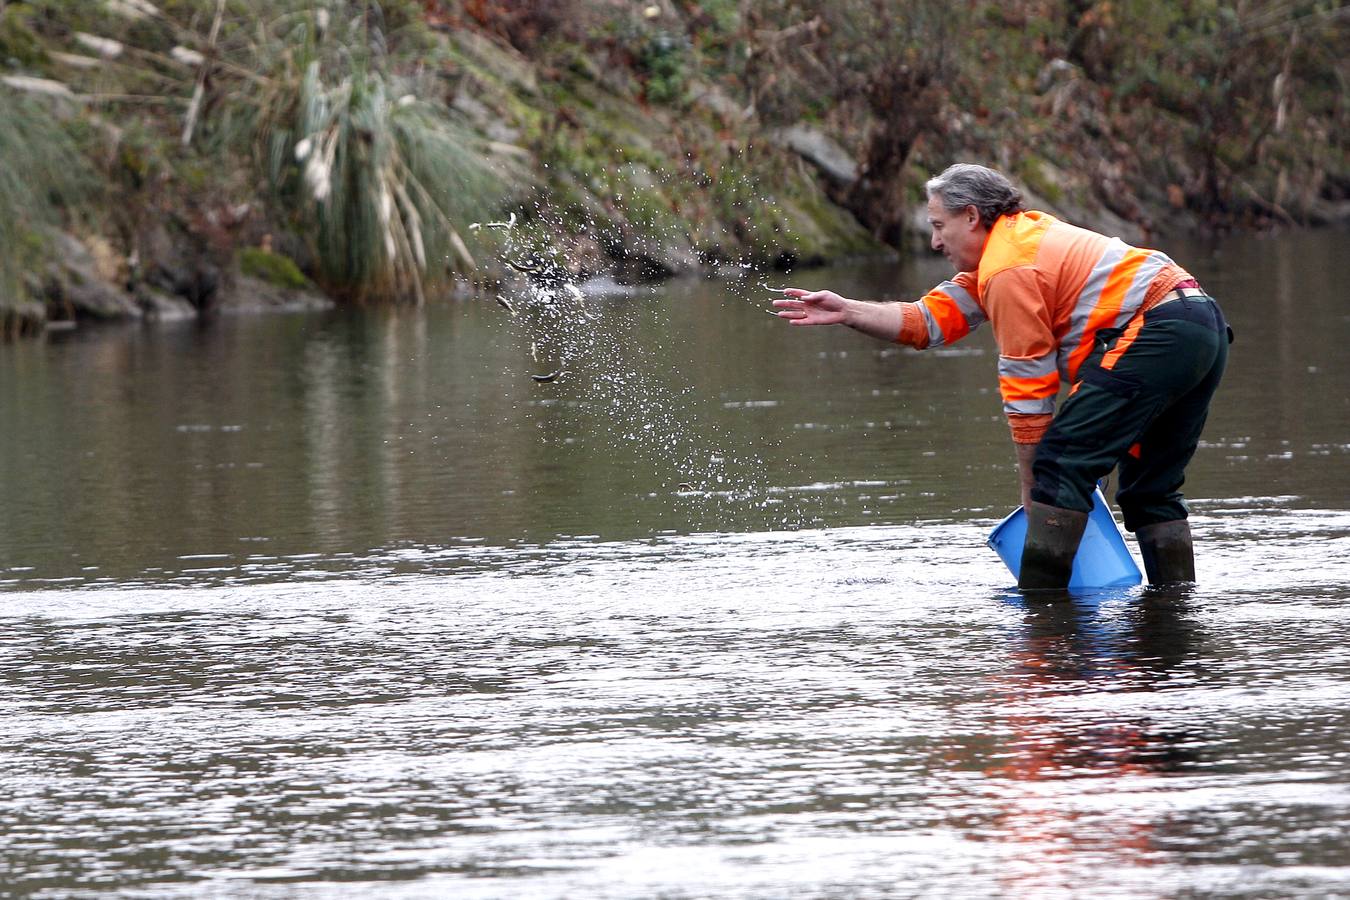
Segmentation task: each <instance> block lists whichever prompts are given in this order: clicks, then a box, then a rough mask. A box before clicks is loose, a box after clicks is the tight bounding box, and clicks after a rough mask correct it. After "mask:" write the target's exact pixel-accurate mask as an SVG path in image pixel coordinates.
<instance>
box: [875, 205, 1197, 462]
mask: <svg viewBox="0 0 1350 900" xmlns="http://www.w3.org/2000/svg"><path fill="white" fill-rule="evenodd" d="M1190 277H1191V276H1190V275H1189V274H1187V272H1186V271H1185V270H1184V269H1182V268H1181V267H1180V266H1178V265H1177V264H1176V263H1174V262H1173V261H1172V260H1171V259H1170V258H1168V256H1167V254H1165V253H1162V252H1160V251H1158V250H1142V249H1139V248H1136V247H1131V246H1129V245H1128V244H1126V243H1125V242H1124V241H1122V240H1120V239H1119V238H1108V237H1105V236H1103V235H1100V234H1097V233H1096V232H1093V231H1088V230H1087V229H1084V228H1078V227H1076V226H1074V225H1070V224H1068V223H1067V222H1061V221H1059V220H1058V219H1056V218H1055V217H1054V216H1051V215H1048V214H1046V213H1043V212H1036V211H1034V210H1031V211H1028V212H1021V213H1015V214H1013V215H1009V216H1002V217H1001V218H999V220H998V221H997V222H995V223H994V227H993V229H992V230H991V231H990V232H989V237H988V239H987V240H986V242H985V245H984V253H983V255H982V256H981V257H980V266H979V270H978V271H976V272H962V273H960V274H958V275H956V276H955V277H954V278H953V279H952V280H951V281H944V282H943V283H942V284H940V285H938V286H937V287H935V288H933V290H931V291H929V292H928V293H927V294H925V295H924V296H923V298H922V299H920V300H919V301H918V302H917V303H904V304H901V306H902V314H903V324H902V325H901V329H900V334H899V336H898V337H897V341H898V342H899V343H902V344H908V345H910V346H912V347H917V348H919V349H923V348H925V347H938V346H942V345H944V344H951V343H954V342H955V341H958V340H960V339H961V338H963V337H965V336H966V335H967V334H969V333H970V332H971V331H972V330H973V329H975V328H978V327H979V326H980V325H981V324H983V323H984V322H985V321H986V320H988V321H989V322H990V323H991V324H992V326H993V329H994V338H995V340H996V341H997V342H998V349H999V358H998V380H999V390H1000V392H1001V393H1002V394H1003V410H1004V412H1006V413H1007V414H1008V421H1009V423H1010V424H1011V426H1012V432H1013V440H1014V441H1017V442H1018V443H1036V442H1038V441H1039V440H1040V439H1041V435H1043V434H1044V433H1045V430H1046V428H1048V427H1049V426H1050V420H1051V418H1052V417H1053V416H1054V412H1055V398H1056V396H1057V395H1058V393H1059V387H1060V384H1061V383H1064V384H1070V385H1072V384H1074V383H1075V382H1076V381H1077V377H1078V367H1079V366H1080V365H1082V363H1083V360H1084V359H1086V358H1087V356H1088V354H1089V353H1091V351H1092V345H1093V339H1094V338H1095V336H1096V334H1097V332H1098V331H1099V330H1101V329H1103V328H1126V326H1130V328H1128V329H1127V331H1126V334H1125V335H1124V336H1123V337H1122V338H1121V341H1120V344H1125V343H1127V339H1128V340H1132V339H1133V333H1132V331H1137V330H1138V326H1139V325H1141V324H1142V322H1143V312H1144V311H1145V310H1147V309H1149V308H1150V307H1152V306H1153V305H1154V304H1156V303H1157V302H1158V301H1159V300H1160V299H1162V297H1163V295H1164V294H1166V293H1167V292H1168V291H1170V290H1172V288H1174V287H1176V285H1177V284H1178V283H1179V282H1182V281H1185V280H1187V279H1189V278H1190ZM1131 320H1134V321H1131ZM1117 346H1118V347H1119V344H1118V345H1117ZM1120 349H1122V350H1123V347H1120Z"/></svg>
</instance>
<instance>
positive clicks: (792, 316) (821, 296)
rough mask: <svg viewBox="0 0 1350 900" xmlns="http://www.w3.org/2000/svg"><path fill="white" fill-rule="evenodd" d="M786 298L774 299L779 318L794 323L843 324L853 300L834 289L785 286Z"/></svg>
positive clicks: (846, 319) (845, 322)
mask: <svg viewBox="0 0 1350 900" xmlns="http://www.w3.org/2000/svg"><path fill="white" fill-rule="evenodd" d="M783 293H784V294H785V295H786V296H785V298H784V299H781V300H775V301H773V305H774V307H775V308H776V309H777V310H778V318H780V319H787V320H788V322H789V323H790V324H792V325H843V324H847V322H848V308H849V305H850V304H851V303H852V302H853V301H851V300H849V299H848V298H847V297H841V296H839V295H838V294H836V293H835V292H834V291H806V290H802V289H801V288H784V289H783Z"/></svg>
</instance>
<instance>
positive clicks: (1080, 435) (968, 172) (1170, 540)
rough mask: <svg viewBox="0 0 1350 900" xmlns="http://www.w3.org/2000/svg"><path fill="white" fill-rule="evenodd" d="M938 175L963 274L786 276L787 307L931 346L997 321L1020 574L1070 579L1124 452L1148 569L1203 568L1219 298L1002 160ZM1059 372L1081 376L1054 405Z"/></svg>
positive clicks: (939, 231)
mask: <svg viewBox="0 0 1350 900" xmlns="http://www.w3.org/2000/svg"><path fill="white" fill-rule="evenodd" d="M927 189H928V221H929V224H930V225H931V226H932V229H933V240H932V243H933V249H934V250H938V251H941V252H942V254H943V255H944V256H946V257H947V259H948V260H950V261H951V263H952V265H953V266H954V267H955V268H956V271H957V274H956V276H955V277H954V278H953V279H952V280H951V281H946V282H943V283H942V284H940V285H938V286H937V287H936V288H934V289H933V290H932V291H930V292H929V293H928V294H926V295H925V296H924V297H923V298H922V299H920V300H919V301H918V302H916V303H868V302H863V301H858V300H850V299H847V298H845V297H841V296H839V295H838V294H836V293H834V292H832V291H806V290H800V289H796V288H789V289H787V290H785V291H784V294H785V295H786V298H785V299H778V300H775V301H774V306H775V307H777V309H778V316H779V317H780V318H783V319H787V320H788V321H789V322H790V323H791V324H793V325H831V324H842V325H847V326H849V327H851V328H854V329H856V330H858V331H861V332H863V333H865V334H869V335H872V336H873V337H877V338H881V339H883V340H890V341H896V342H898V343H902V344H908V345H909V346H912V347H917V348H919V349H923V348H925V347H936V346H941V345H944V344H950V343H953V342H954V341H957V340H960V339H961V338H963V337H965V336H966V335H967V334H968V333H970V331H971V330H973V329H974V328H976V327H978V326H979V325H980V324H982V323H983V322H985V321H986V320H987V321H989V323H990V324H991V326H992V327H993V329H994V337H995V339H996V340H997V342H998V346H999V360H998V376H999V387H1000V390H1001V393H1002V395H1003V407H1004V411H1005V412H1006V413H1007V415H1008V420H1009V423H1010V425H1011V427H1012V437H1013V441H1014V443H1015V444H1016V446H1017V460H1018V467H1019V470H1020V473H1021V480H1022V503H1023V506H1024V507H1025V508H1026V511H1027V539H1026V545H1025V547H1024V549H1023V553H1022V569H1021V574H1020V576H1019V578H1018V586H1019V587H1021V588H1024V589H1039V588H1055V589H1062V588H1064V587H1066V586H1067V585H1068V583H1069V572H1070V569H1071V567H1072V565H1073V557H1074V554H1075V553H1076V552H1077V549H1078V543H1079V541H1080V540H1081V539H1082V536H1083V529H1084V527H1085V526H1086V524H1087V517H1088V513H1089V512H1090V511H1091V509H1092V491H1093V489H1094V487H1095V486H1096V483H1097V480H1098V479H1100V478H1102V477H1104V476H1105V475H1106V474H1107V473H1108V472H1110V471H1111V469H1112V468H1114V467H1117V466H1118V467H1119V470H1120V477H1119V483H1120V489H1119V491H1118V492H1117V494H1116V500H1117V502H1118V503H1119V504H1120V507H1121V510H1122V512H1123V513H1124V515H1125V527H1126V528H1127V529H1128V530H1130V531H1133V532H1135V534H1136V536H1137V538H1138V540H1139V549H1140V552H1141V554H1142V555H1143V557H1144V567H1145V569H1146V570H1147V572H1148V578H1149V581H1150V582H1152V583H1154V584H1158V583H1165V582H1175V581H1194V580H1195V560H1194V553H1193V550H1192V546H1191V533H1190V526H1189V525H1188V524H1187V522H1186V516H1187V509H1186V505H1185V502H1184V500H1183V499H1182V496H1181V493H1180V488H1181V485H1182V482H1183V480H1184V470H1185V467H1186V464H1187V463H1188V462H1189V461H1190V459H1191V456H1192V455H1193V454H1194V453H1195V448H1196V445H1197V444H1198V442H1199V439H1200V431H1201V428H1202V427H1203V426H1204V422H1205V416H1206V414H1207V413H1208V410H1209V402H1210V398H1211V397H1212V396H1213V395H1214V391H1215V389H1216V388H1217V387H1218V384H1219V379H1220V377H1221V376H1222V375H1223V370H1224V365H1225V363H1226V362H1227V358H1228V344H1229V342H1230V341H1231V340H1232V331H1231V330H1230V329H1229V328H1228V325H1227V323H1226V322H1225V321H1224V317H1223V313H1222V312H1221V311H1220V310H1219V307H1218V304H1217V303H1216V302H1215V301H1214V299H1213V298H1212V297H1210V296H1209V295H1208V294H1206V293H1205V291H1204V290H1202V289H1201V288H1200V286H1199V284H1197V283H1196V281H1195V279H1194V278H1192V277H1191V276H1190V274H1189V273H1187V272H1186V271H1185V270H1184V269H1182V268H1181V267H1180V266H1178V265H1177V264H1176V263H1174V262H1173V261H1172V260H1171V259H1169V258H1168V257H1167V256H1166V255H1165V254H1163V253H1160V252H1158V251H1157V250H1142V249H1138V248H1134V247H1130V246H1128V245H1126V244H1125V243H1123V242H1122V241H1120V240H1119V239H1117V238H1107V237H1104V236H1102V235H1100V234H1096V233H1094V232H1091V231H1087V230H1085V229H1082V228H1077V227H1075V226H1073V225H1069V224H1067V223H1065V222H1061V221H1059V220H1057V219H1055V218H1054V217H1052V216H1049V215H1047V214H1046V213H1042V212H1036V211H1034V210H1033V211H1028V210H1025V209H1024V208H1023V206H1022V195H1021V193H1020V192H1019V191H1018V190H1017V189H1016V188H1015V187H1013V185H1012V184H1011V183H1010V182H1009V181H1008V179H1007V178H1005V177H1004V176H1002V175H1000V174H999V173H998V172H995V171H993V170H992V169H987V168H985V167H983V166H977V165H970V164H958V165H954V166H952V167H951V168H949V169H947V171H945V172H943V173H942V174H941V175H939V176H937V177H936V178H933V179H931V180H930V181H929V182H928V185H927ZM1061 384H1063V385H1066V386H1068V387H1069V389H1070V390H1069V396H1068V398H1067V399H1066V400H1065V401H1064V403H1063V404H1062V405H1061V406H1060V409H1059V412H1058V414H1056V413H1055V400H1056V396H1057V394H1058V393H1059V389H1060V386H1061Z"/></svg>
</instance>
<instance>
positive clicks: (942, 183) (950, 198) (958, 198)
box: [924, 163, 1024, 228]
mask: <svg viewBox="0 0 1350 900" xmlns="http://www.w3.org/2000/svg"><path fill="white" fill-rule="evenodd" d="M924 188H925V189H926V190H927V191H928V198H929V199H930V200H931V199H932V198H933V197H935V196H936V197H939V198H941V200H942V205H943V206H944V207H945V208H946V209H947V210H948V211H949V212H957V211H959V210H962V209H965V208H966V207H967V206H973V207H975V208H976V209H977V210H979V213H980V222H981V223H983V224H984V227H986V228H993V227H994V222H996V221H998V217H999V216H1005V215H1009V214H1011V213H1015V212H1021V211H1022V210H1023V209H1024V207H1023V206H1022V192H1021V191H1019V190H1018V189H1017V188H1015V187H1013V184H1012V182H1011V181H1009V180H1008V179H1007V178H1005V177H1004V176H1003V175H1001V174H999V173H998V172H995V171H994V170H993V169H986V168H985V167H984V166H977V165H975V164H974V163H957V164H956V165H954V166H948V168H947V171H945V172H943V173H942V174H941V175H939V176H937V177H936V178H930V179H928V184H926V185H925V186H924Z"/></svg>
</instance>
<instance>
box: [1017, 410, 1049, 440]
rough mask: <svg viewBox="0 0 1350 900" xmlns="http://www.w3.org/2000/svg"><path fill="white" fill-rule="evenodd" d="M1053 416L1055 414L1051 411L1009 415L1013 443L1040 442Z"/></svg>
mask: <svg viewBox="0 0 1350 900" xmlns="http://www.w3.org/2000/svg"><path fill="white" fill-rule="evenodd" d="M1053 418H1054V416H1052V415H1050V414H1049V413H1044V414H1041V415H1035V416H1027V415H1020V414H1014V415H1009V416H1008V424H1009V425H1010V426H1011V427H1012V439H1013V443H1014V444H1039V443H1040V442H1041V438H1042V437H1043V436H1044V435H1045V432H1046V429H1048V428H1049V427H1050V420H1051V419H1053Z"/></svg>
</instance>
